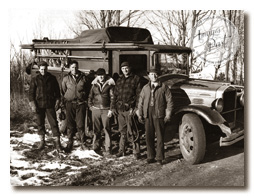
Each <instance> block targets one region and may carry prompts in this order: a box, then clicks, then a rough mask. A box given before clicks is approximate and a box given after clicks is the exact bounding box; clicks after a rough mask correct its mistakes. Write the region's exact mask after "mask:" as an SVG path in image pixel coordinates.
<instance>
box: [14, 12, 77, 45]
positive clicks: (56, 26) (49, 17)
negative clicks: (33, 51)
mask: <svg viewBox="0 0 254 196" xmlns="http://www.w3.org/2000/svg"><path fill="white" fill-rule="evenodd" d="M76 12H77V11H76V10H48V9H38V8H37V9H26V8H25V9H10V10H9V36H10V41H11V43H13V44H14V46H15V47H18V46H19V44H20V43H22V44H27V43H32V39H35V38H37V39H38V38H40V35H41V36H43V37H49V38H55V39H60V38H67V37H68V38H73V36H74V34H73V33H72V32H71V31H70V29H69V28H68V25H69V24H72V22H73V21H75V13H76Z"/></svg>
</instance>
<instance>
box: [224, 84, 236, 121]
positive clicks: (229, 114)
mask: <svg viewBox="0 0 254 196" xmlns="http://www.w3.org/2000/svg"><path fill="white" fill-rule="evenodd" d="M223 100H224V109H223V111H222V116H223V117H224V118H225V120H226V121H227V122H228V123H229V124H232V123H233V124H234V120H235V114H236V113H235V112H236V111H235V108H236V90H235V89H234V88H228V89H227V90H226V91H225V92H224V94H223Z"/></svg>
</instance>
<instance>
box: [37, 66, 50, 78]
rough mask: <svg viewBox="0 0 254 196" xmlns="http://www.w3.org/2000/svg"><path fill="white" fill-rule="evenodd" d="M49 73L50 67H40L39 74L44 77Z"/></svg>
mask: <svg viewBox="0 0 254 196" xmlns="http://www.w3.org/2000/svg"><path fill="white" fill-rule="evenodd" d="M47 71H48V67H47V66H40V68H39V72H40V74H41V75H43V76H44V75H45V74H46V73H47Z"/></svg>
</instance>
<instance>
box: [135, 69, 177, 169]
mask: <svg viewBox="0 0 254 196" xmlns="http://www.w3.org/2000/svg"><path fill="white" fill-rule="evenodd" d="M159 74H160V71H159V70H156V69H152V70H150V72H149V74H148V77H149V79H150V82H149V83H148V84H146V85H145V86H144V87H143V89H142V90H141V93H140V97H139V103H138V112H137V115H138V118H139V121H140V122H143V123H145V130H146V146H147V163H153V162H155V159H156V160H157V162H158V163H159V164H161V165H162V160H163V159H164V138H163V137H164V129H165V123H167V122H169V121H170V118H171V113H172V108H173V102H172V96H171V92H170V89H169V87H168V86H166V85H165V84H162V83H161V82H160V81H158V76H159ZM155 132H156V136H157V148H156V151H155Z"/></svg>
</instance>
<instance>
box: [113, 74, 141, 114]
mask: <svg viewBox="0 0 254 196" xmlns="http://www.w3.org/2000/svg"><path fill="white" fill-rule="evenodd" d="M140 91H141V83H140V77H139V76H137V75H134V74H130V75H129V76H128V77H125V76H124V75H123V76H121V77H120V78H118V80H117V81H116V86H115V90H114V95H115V100H114V102H113V106H112V107H113V108H114V109H117V110H118V111H127V110H129V109H134V108H136V107H137V102H138V97H139V93H140Z"/></svg>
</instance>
